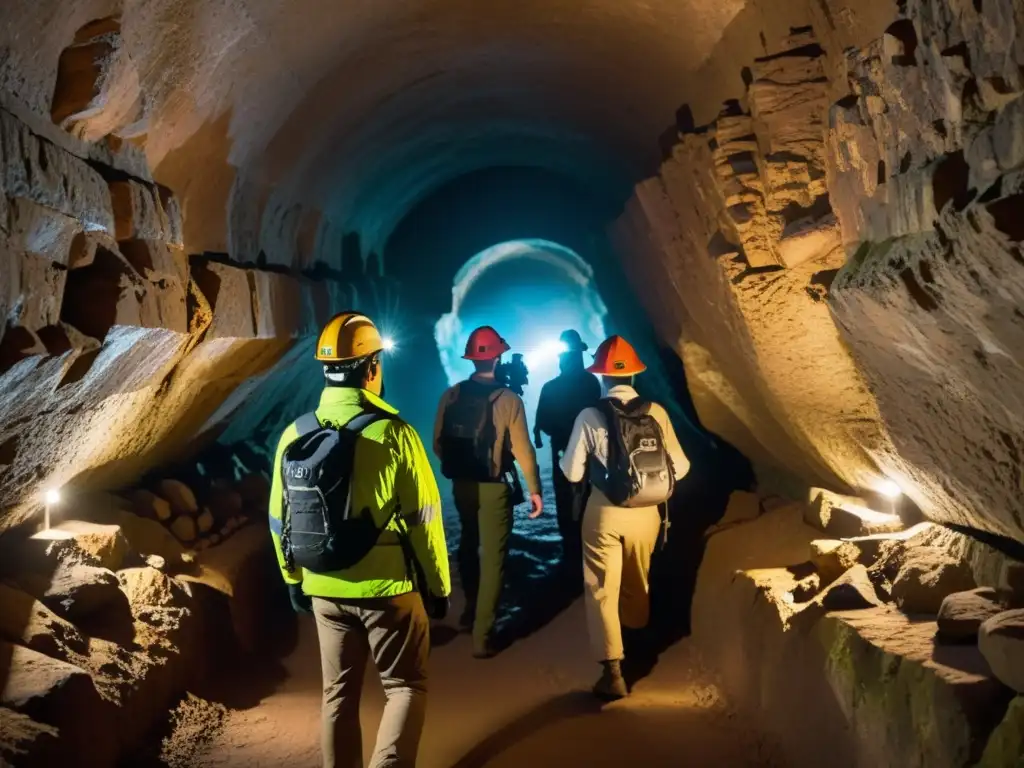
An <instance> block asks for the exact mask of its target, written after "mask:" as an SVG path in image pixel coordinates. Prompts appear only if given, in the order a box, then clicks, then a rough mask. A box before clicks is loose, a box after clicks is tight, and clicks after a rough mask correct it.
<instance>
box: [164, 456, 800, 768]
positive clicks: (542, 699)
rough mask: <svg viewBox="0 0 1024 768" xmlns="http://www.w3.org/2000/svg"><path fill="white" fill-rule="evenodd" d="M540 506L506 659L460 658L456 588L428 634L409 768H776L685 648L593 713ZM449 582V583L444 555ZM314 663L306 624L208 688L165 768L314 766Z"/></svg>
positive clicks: (507, 631)
mask: <svg viewBox="0 0 1024 768" xmlns="http://www.w3.org/2000/svg"><path fill="white" fill-rule="evenodd" d="M540 453H541V455H540V460H541V461H540V463H541V472H542V476H543V480H544V484H545V487H546V489H548V491H549V494H550V488H551V482H550V472H551V468H550V459H548V458H547V456H548V452H547V451H546V450H545V451H542V452H540ZM549 494H546V496H547V498H546V502H547V504H548V505H549V509H548V510H547V512H546V513H545V514H544V515H543V516H542V517H541V518H539V519H538V520H534V521H531V520H529V519H528V518H527V517H526V510H525V508H524V507H520V508H519V509H517V514H516V522H515V530H514V532H513V536H512V539H511V541H510V552H509V559H508V563H507V579H506V589H505V593H504V596H503V600H502V607H501V611H500V617H499V628H500V629H502V630H503V635H504V636H505V638H506V642H509V641H512V644H511V646H510V647H508V648H507V650H505V651H504V652H503V653H501V654H500V655H499V656H497V657H496V658H493V659H489V660H486V661H479V660H475V659H473V658H472V657H471V655H470V650H471V644H470V638H469V636H468V635H465V634H456V632H455V629H454V625H455V622H456V620H457V618H458V616H459V614H460V613H461V611H462V608H463V602H462V595H461V590H460V588H459V586H458V584H457V583H456V585H455V594H454V595H453V604H452V608H451V611H450V613H449V617H448V619H447V621H445V622H443V623H442V624H435V625H434V632H433V634H434V647H433V651H432V654H431V663H430V691H429V704H428V714H427V724H426V729H425V732H424V736H423V741H422V744H421V748H420V759H419V762H418V763H417V765H418V766H419V767H420V768H452V767H453V766H455V767H458V768H472V767H473V766H508V767H509V768H513V767H515V768H520V767H521V766H730V767H732V766H779V765H782V762H781V761H780V760H779V759H778V757H777V751H776V750H774V749H771V748H769V746H768V745H767V744H766V743H765V742H764V740H763V739H761V738H760V737H759V735H758V734H757V733H756V731H755V729H753V728H752V727H751V725H750V724H749V723H747V722H744V721H743V720H741V719H740V718H739V717H737V716H735V715H734V714H733V713H732V712H731V711H730V710H729V708H728V706H727V704H726V703H725V702H724V701H723V700H722V699H721V697H720V695H719V693H718V691H717V689H716V688H715V687H714V685H713V684H711V683H710V682H709V676H708V675H706V674H705V673H704V672H703V671H702V670H701V668H700V663H699V661H698V658H697V653H696V652H695V650H694V648H693V646H692V645H691V643H690V642H689V641H685V640H684V641H683V642H681V643H679V644H677V645H675V646H672V647H670V648H669V649H668V650H667V651H665V652H664V653H663V654H662V655H661V657H660V659H659V661H658V664H657V665H656V666H655V668H654V670H653V672H652V673H651V674H650V675H649V676H647V677H646V678H644V679H642V680H640V681H639V682H638V683H637V684H636V686H635V688H634V693H633V696H632V697H631V698H630V699H628V700H626V701H623V702H618V703H616V704H613V705H609V706H605V707H604V708H603V709H602V708H601V707H600V705H599V703H598V702H597V701H596V700H595V699H594V698H593V697H592V696H591V695H590V693H589V690H590V686H591V685H592V684H593V682H594V681H595V679H596V677H597V675H598V673H599V671H600V670H599V667H598V665H597V664H596V663H595V662H594V661H593V660H592V659H591V658H590V651H589V649H588V646H587V635H586V624H585V620H584V612H583V604H582V601H581V600H575V601H573V602H571V603H569V600H570V599H571V597H568V596H566V594H565V593H564V591H562V592H560V591H559V588H558V586H557V585H558V584H560V583H561V580H560V579H559V578H558V575H557V569H556V566H557V561H558V559H559V557H560V554H561V543H560V538H559V535H558V528H557V522H556V518H555V515H554V500H553V499H552V498H550V495H549ZM448 501H449V502H450V499H449V500H448ZM445 509H446V521H445V524H446V528H447V529H448V531H449V545H450V547H451V548H452V549H454V547H455V546H456V545H457V542H458V523H457V520H456V519H449V512H453V511H454V510H453V505H451V504H450V503H448V504H446V505H445ZM450 517H451V518H454V517H455V516H454V515H453V514H452V515H450ZM452 568H453V574H455V558H454V552H453V557H452ZM456 577H457V574H456ZM538 600H539V602H538ZM566 606H567V607H566ZM562 608H564V610H561V609H562ZM559 611H560V612H559ZM524 635H525V637H524ZM514 638H520V639H517V640H514V641H513V639H514ZM499 642H500V641H499ZM319 663H320V657H319V650H318V647H317V638H316V626H315V623H314V621H313V618H312V617H310V616H304V617H301V619H300V630H299V638H298V644H297V646H296V647H295V649H294V650H293V651H292V652H291V653H290V655H289V656H288V657H287V658H286V659H284V660H283V668H278V669H274V670H272V669H270V668H267V669H262V670H261V669H257V668H243V669H241V670H239V671H237V672H234V673H232V674H231V675H228V676H226V677H225V679H224V680H223V681H221V683H220V685H218V686H217V687H218V688H219V687H221V686H222V685H224V684H225V683H226V685H227V687H226V688H224V689H223V690H222V691H220V693H221V695H219V696H216V697H215V698H216V700H220V701H224V702H225V703H227V704H228V706H229V709H230V710H231V711H230V713H229V715H228V716H227V718H226V720H225V721H224V725H223V728H222V729H221V730H220V731H219V732H218V733H217V735H216V736H215V737H214V739H213V741H212V743H211V744H210V746H209V748H208V749H205V750H204V752H203V753H202V754H200V755H198V756H194V757H193V756H189V759H186V760H180V761H174V760H171V761H169V762H171V763H173V768H185V766H212V767H214V768H268V767H269V766H274V767H275V768H300V766H301V767H302V768H312V767H313V766H317V765H319V743H320V741H319V731H320V721H319V715H320V667H319ZM267 678H273V679H276V680H277V681H278V682H277V683H276V685H275V684H274V683H273V682H272V681H270V680H268V679H267ZM366 681H367V686H366V689H365V690H364V694H363V701H362V721H363V744H364V751H365V753H366V755H367V757H369V753H370V750H371V749H372V746H373V740H374V736H375V734H376V729H377V723H378V722H379V720H380V714H381V710H382V708H383V704H384V693H383V689H382V688H381V685H380V682H379V679H378V678H377V675H376V673H375V672H374V671H372V670H371V671H369V672H368V673H367V676H366Z"/></svg>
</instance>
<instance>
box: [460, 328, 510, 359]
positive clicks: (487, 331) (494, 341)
mask: <svg viewBox="0 0 1024 768" xmlns="http://www.w3.org/2000/svg"><path fill="white" fill-rule="evenodd" d="M510 349H512V347H510V346H509V345H508V342H507V341H505V340H504V339H503V338H501V336H500V335H499V334H498V332H497V331H496V330H494V329H493V328H491V326H489V325H484V326H481V327H480V328H477V329H476V330H475V331H473V332H472V333H471V334H469V340H468V341H466V354H464V355H463V356H462V358H463V359H464V360H494V359H495V358H497V357H501V356H502V355H503V354H505V353H506V352H508V351H509V350H510Z"/></svg>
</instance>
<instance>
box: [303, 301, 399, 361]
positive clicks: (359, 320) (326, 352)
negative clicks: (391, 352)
mask: <svg viewBox="0 0 1024 768" xmlns="http://www.w3.org/2000/svg"><path fill="white" fill-rule="evenodd" d="M382 349H384V340H383V339H382V338H381V336H380V332H379V331H378V330H377V326H375V325H374V324H373V321H372V320H371V319H370V318H368V317H367V316H366V315H363V314H360V313H359V312H342V313H340V314H337V315H335V316H334V317H332V318H331V319H330V321H329V322H328V323H327V325H325V326H324V329H323V330H322V331H321V332H320V339H319V340H318V341H317V343H316V359H317V360H319V361H320V362H321V363H344V362H346V361H349V360H359V359H360V358H363V357H367V356H369V355H373V354H376V353H377V352H380V351H381V350H382Z"/></svg>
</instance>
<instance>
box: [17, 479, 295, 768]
mask: <svg viewBox="0 0 1024 768" xmlns="http://www.w3.org/2000/svg"><path fill="white" fill-rule="evenodd" d="M167 490H168V493H167V495H168V496H171V497H172V498H173V500H174V501H173V503H174V504H180V503H182V502H183V501H187V499H188V496H189V495H190V494H186V493H185V491H186V490H187V486H184V485H183V484H181V483H173V484H168V485H167ZM153 498H158V499H160V501H166V500H164V499H163V497H153ZM150 500H151V499H150ZM166 503H167V504H168V505H170V504H171V502H166ZM155 507H157V508H160V509H163V505H162V504H156V505H155ZM77 511H78V512H79V513H81V514H83V515H84V516H86V517H87V518H89V519H88V520H77V519H71V520H67V519H62V520H59V521H57V523H56V524H55V525H54V526H53V527H52V528H51V529H49V530H45V531H39V532H38V533H36V534H33V535H32V536H30V537H29V538H23V539H18V540H17V541H15V540H14V537H13V536H7V537H4V539H3V540H2V541H0V680H4V681H6V682H5V685H4V686H0V764H5V765H6V764H8V763H9V764H12V765H17V766H19V768H21V767H22V766H24V767H25V768H36V767H37V766H38V767H40V768H41V767H42V766H52V765H60V764H65V765H76V766H79V765H80V766H87V767H88V768H93V767H95V768H101V767H103V768H106V767H107V766H110V765H115V764H118V760H125V759H128V760H129V763H130V760H131V755H133V754H134V753H135V752H136V750H139V749H141V748H142V747H143V746H144V744H145V742H146V739H147V738H149V737H150V736H151V732H152V728H153V727H154V726H155V725H156V724H157V723H158V722H159V721H160V719H161V718H162V717H164V716H165V715H166V711H167V708H168V707H170V706H171V705H172V704H173V703H174V701H175V700H176V699H177V698H179V697H180V696H182V695H183V694H184V693H185V691H186V690H188V689H189V688H190V687H192V686H194V685H196V684H197V683H199V682H200V681H201V680H202V679H203V678H204V676H205V675H206V674H207V672H208V670H209V669H211V668H212V667H211V666H210V665H211V664H214V663H216V660H217V659H218V658H219V654H221V653H237V652H238V651H237V650H236V649H237V648H256V647H258V646H257V645H256V643H257V642H258V641H257V640H254V638H256V635H255V627H256V626H263V627H264V632H265V631H266V626H278V625H279V624H280V619H273V620H270V619H268V618H267V616H268V613H270V614H273V613H274V612H275V611H277V610H278V609H281V610H282V611H283V610H284V608H285V607H286V606H287V599H286V597H285V596H284V594H283V593H282V592H281V589H280V584H279V581H280V579H279V578H274V579H270V578H269V577H268V578H264V576H263V574H264V572H265V571H267V568H268V564H270V565H272V564H273V555H272V553H271V551H270V549H269V537H268V536H267V535H266V530H265V528H258V527H256V526H247V528H246V529H245V531H244V532H243V531H239V532H238V533H236V534H235V535H234V536H232V537H231V538H230V539H229V540H228V541H227V542H226V543H223V544H222V545H221V546H219V547H216V548H215V549H211V550H210V551H208V552H194V551H190V550H191V549H192V548H194V545H195V544H196V543H197V542H193V543H192V544H193V546H192V547H187V546H185V545H183V544H182V543H180V542H179V541H178V540H177V539H176V538H175V537H174V536H173V535H172V534H171V533H170V531H169V529H168V528H167V527H166V523H167V521H159V520H155V519H145V518H143V517H140V516H138V515H137V514H136V513H135V512H134V510H133V508H131V507H130V505H128V504H127V503H125V502H124V500H121V499H119V498H118V497H116V496H109V495H104V496H96V497H89V498H88V499H87V498H85V497H83V498H82V499H80V500H79V505H78V510H77ZM197 517H198V516H197ZM227 519H228V520H230V519H232V518H227ZM246 519H248V518H246ZM211 530H212V529H211ZM206 540H207V541H208V540H209V538H207V539H206ZM215 553H216V554H215ZM274 576H276V574H274ZM275 606H276V607H275ZM281 615H287V614H285V613H282V614H281ZM235 616H241V617H242V619H243V620H242V621H241V622H238V621H234V617H235ZM227 617H231V621H230V622H229V625H230V626H233V627H234V633H232V632H228V633H227V634H225V633H224V632H223V628H224V626H225V621H226V619H227ZM240 632H245V633H247V635H246V636H244V637H243V636H242V635H241V634H239V633H240Z"/></svg>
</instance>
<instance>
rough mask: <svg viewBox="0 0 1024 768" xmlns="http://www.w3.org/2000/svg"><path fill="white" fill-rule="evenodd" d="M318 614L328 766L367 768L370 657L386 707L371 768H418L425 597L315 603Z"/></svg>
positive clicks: (424, 673)
mask: <svg viewBox="0 0 1024 768" xmlns="http://www.w3.org/2000/svg"><path fill="white" fill-rule="evenodd" d="M313 613H314V614H315V616H316V628H317V634H318V635H319V638H320V665H321V668H322V670H323V681H324V696H323V707H322V712H321V715H322V718H323V723H322V732H321V738H322V746H323V761H324V762H323V764H324V768H362V765H363V737H362V729H361V728H360V725H359V699H360V694H361V693H362V690H363V676H364V673H365V672H366V666H367V661H368V660H369V658H370V656H371V655H372V657H373V661H374V663H375V665H376V667H377V672H378V673H379V674H380V679H381V682H382V683H383V684H384V694H385V696H386V697H387V703H386V704H385V705H384V714H383V715H382V717H381V721H380V727H379V729H378V730H377V744H376V747H375V748H374V752H373V758H372V759H371V760H370V767H371V768H385V767H387V768H406V767H408V768H411V767H412V766H414V765H416V753H417V751H418V750H419V745H420V736H421V734H422V733H423V720H424V717H425V715H426V709H427V656H428V654H429V651H430V621H429V619H428V618H427V614H426V610H425V609H424V607H423V601H422V599H421V598H420V595H419V593H418V592H411V593H409V594H406V595H398V596H396V597H381V598H366V599H361V600H328V599H326V598H320V597H315V598H313Z"/></svg>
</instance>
